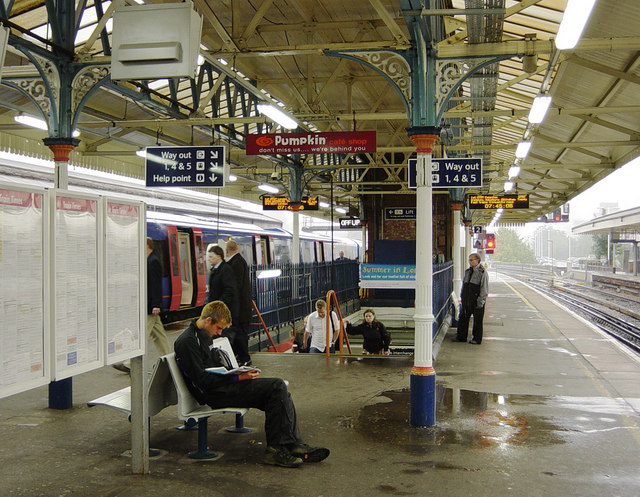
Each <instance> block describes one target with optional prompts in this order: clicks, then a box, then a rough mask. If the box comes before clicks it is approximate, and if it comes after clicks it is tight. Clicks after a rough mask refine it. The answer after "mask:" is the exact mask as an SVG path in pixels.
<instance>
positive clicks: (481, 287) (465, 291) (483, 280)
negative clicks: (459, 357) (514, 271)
mask: <svg viewBox="0 0 640 497" xmlns="http://www.w3.org/2000/svg"><path fill="white" fill-rule="evenodd" d="M461 293H462V295H461V297H460V300H461V301H462V303H461V305H460V317H459V319H458V332H457V334H456V337H455V338H454V339H453V341H454V342H466V341H467V335H468V334H469V319H470V318H471V316H473V328H472V331H471V333H472V335H473V336H472V338H471V340H470V341H469V343H472V344H474V345H480V344H481V343H482V319H483V318H484V305H485V303H486V302H487V295H489V275H488V274H487V271H485V269H484V268H483V267H482V264H480V256H479V255H478V254H471V255H470V256H469V268H468V269H467V270H466V271H465V272H464V279H463V282H462V292H461Z"/></svg>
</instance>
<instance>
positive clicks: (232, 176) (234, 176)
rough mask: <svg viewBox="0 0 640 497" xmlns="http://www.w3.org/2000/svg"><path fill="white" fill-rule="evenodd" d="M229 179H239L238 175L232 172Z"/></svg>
mask: <svg viewBox="0 0 640 497" xmlns="http://www.w3.org/2000/svg"><path fill="white" fill-rule="evenodd" d="M229 181H238V177H237V176H236V175H235V174H230V175H229Z"/></svg>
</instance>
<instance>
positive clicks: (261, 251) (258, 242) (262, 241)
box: [253, 235, 269, 266]
mask: <svg viewBox="0 0 640 497" xmlns="http://www.w3.org/2000/svg"><path fill="white" fill-rule="evenodd" d="M253 240H254V248H255V255H256V264H257V265H258V266H264V265H266V264H269V250H268V246H267V239H266V238H263V237H261V236H260V235H254V238H253Z"/></svg>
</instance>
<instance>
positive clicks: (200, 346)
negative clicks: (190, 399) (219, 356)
mask: <svg viewBox="0 0 640 497" xmlns="http://www.w3.org/2000/svg"><path fill="white" fill-rule="evenodd" d="M212 342H213V338H211V337H209V336H208V335H207V334H206V333H205V332H204V331H203V330H200V329H199V328H198V327H197V326H196V320H195V319H194V320H193V321H192V322H191V324H190V325H189V327H188V328H187V329H186V330H184V331H183V332H182V333H181V334H180V336H179V337H178V338H177V339H176V341H175V343H174V344H173V348H174V350H175V352H176V362H177V363H178V365H179V366H180V369H181V370H182V372H183V373H184V375H185V377H186V378H185V379H186V380H187V387H189V390H190V391H191V393H192V394H193V395H194V397H195V398H196V399H197V400H198V402H200V403H201V404H206V403H207V400H208V399H209V398H210V397H214V396H215V393H216V392H217V393H223V392H225V391H226V390H227V388H228V387H229V386H230V385H231V384H232V383H233V382H234V376H233V375H219V374H212V373H208V372H207V371H205V368H211V367H217V366H222V365H223V364H222V363H221V362H219V361H216V359H215V357H214V355H213V354H212V353H211V349H210V347H211V343H212Z"/></svg>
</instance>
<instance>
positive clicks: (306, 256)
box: [300, 240, 315, 264]
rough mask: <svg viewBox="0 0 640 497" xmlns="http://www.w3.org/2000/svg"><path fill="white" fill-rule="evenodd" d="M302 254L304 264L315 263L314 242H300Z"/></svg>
mask: <svg viewBox="0 0 640 497" xmlns="http://www.w3.org/2000/svg"><path fill="white" fill-rule="evenodd" d="M300 252H301V253H302V262H304V263H307V264H309V263H310V262H314V261H315V258H314V256H313V242H312V241H310V240H300Z"/></svg>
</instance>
